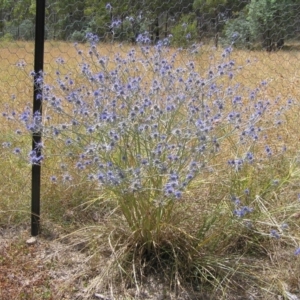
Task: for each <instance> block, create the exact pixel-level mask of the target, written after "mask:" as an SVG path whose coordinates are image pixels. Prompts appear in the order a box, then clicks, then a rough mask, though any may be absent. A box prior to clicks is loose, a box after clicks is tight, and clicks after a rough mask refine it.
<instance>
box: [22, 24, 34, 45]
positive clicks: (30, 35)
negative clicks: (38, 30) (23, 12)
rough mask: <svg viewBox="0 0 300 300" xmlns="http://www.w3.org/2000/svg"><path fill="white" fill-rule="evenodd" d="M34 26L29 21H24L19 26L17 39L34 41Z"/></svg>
mask: <svg viewBox="0 0 300 300" xmlns="http://www.w3.org/2000/svg"><path fill="white" fill-rule="evenodd" d="M34 28H35V27H34V24H33V22H32V21H31V20H24V21H23V22H22V23H21V24H20V26H19V38H20V39H23V40H26V41H28V40H33V39H34Z"/></svg>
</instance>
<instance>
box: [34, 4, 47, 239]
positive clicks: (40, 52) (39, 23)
mask: <svg viewBox="0 0 300 300" xmlns="http://www.w3.org/2000/svg"><path fill="white" fill-rule="evenodd" d="M44 38H45V0H36V20H35V48H34V89H33V117H35V116H39V118H42V96H43V67H44ZM38 122H41V119H39V121H38ZM41 141H42V132H41V131H40V129H39V130H38V131H37V132H33V134H32V153H33V155H35V156H36V161H37V163H33V164H32V178H31V235H32V236H37V235H38V234H39V230H40V190H41V165H40V163H39V158H40V157H41V146H40V145H41Z"/></svg>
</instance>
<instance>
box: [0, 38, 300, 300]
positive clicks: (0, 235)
mask: <svg viewBox="0 0 300 300" xmlns="http://www.w3.org/2000/svg"><path fill="white" fill-rule="evenodd" d="M79 47H80V48H82V49H85V47H86V46H85V45H79ZM131 48H132V46H129V45H123V46H122V47H119V46H117V45H109V44H104V45H99V51H100V53H101V55H104V56H108V57H111V56H113V55H114V54H116V53H117V52H119V53H120V55H121V56H122V55H124V56H125V55H126V54H127V52H128V51H129V50H130V49H131ZM33 51H34V46H33V44H32V43H29V42H15V43H12V42H9V43H8V42H3V43H2V44H1V43H0V61H1V64H0V107H1V111H5V110H6V109H7V106H8V105H9V107H14V109H15V110H16V111H20V108H21V107H24V105H25V104H26V103H29V104H31V103H32V92H33V84H32V81H31V78H30V76H29V73H30V71H32V69H33ZM221 52H222V51H221V50H218V51H215V52H212V51H211V49H210V48H209V47H205V46H204V47H203V48H202V50H201V51H200V53H199V54H197V55H196V56H194V57H193V59H194V60H195V62H196V65H197V67H196V68H197V69H198V70H200V71H201V70H202V69H204V70H205V69H207V68H208V66H209V64H210V63H211V60H210V57H211V55H212V53H213V55H214V56H216V57H218V56H219V55H220V54H221ZM58 57H62V58H64V60H65V61H66V65H67V67H66V68H67V69H66V70H67V72H68V71H70V72H73V73H74V70H77V65H78V63H79V62H80V58H78V55H77V52H76V50H75V49H74V47H73V45H72V44H69V43H63V42H50V41H48V42H46V44H45V73H46V74H49V78H51V76H52V75H51V74H53V73H54V70H55V61H56V59H57V58H58ZM232 57H233V58H234V59H235V61H236V64H237V65H245V67H243V68H242V69H241V70H240V71H239V73H238V75H237V76H236V77H235V79H234V80H236V82H239V83H240V84H241V85H242V86H245V87H247V88H249V89H253V88H255V87H256V86H257V84H259V83H260V82H262V81H263V80H267V81H268V82H269V84H268V87H267V88H266V89H265V90H264V91H263V96H264V97H265V98H266V99H270V100H274V99H275V98H276V97H278V96H279V97H280V98H281V99H282V101H283V103H286V101H287V99H289V98H292V99H294V101H295V104H294V107H293V109H292V110H290V111H289V112H288V113H287V115H286V117H285V123H284V125H283V126H282V127H281V129H280V130H279V131H276V132H275V131H273V130H270V131H269V132H268V139H269V140H272V139H273V138H274V140H275V137H276V136H278V135H280V136H281V138H280V140H278V139H276V142H274V143H273V144H271V146H272V147H273V149H276V150H278V152H279V148H280V147H282V145H286V146H287V152H286V157H284V158H282V157H280V155H278V156H277V158H276V160H275V161H274V162H273V161H272V162H270V165H269V166H268V165H267V166H264V167H262V168H261V169H260V170H258V171H257V173H255V174H254V175H253V174H252V175H253V176H252V175H251V176H252V177H251V183H252V184H253V185H254V186H255V187H256V191H257V195H256V196H255V197H254V198H253V199H252V200H251V201H252V202H251V203H253V205H255V207H256V208H257V210H259V214H258V216H257V219H255V221H256V222H257V224H258V228H259V229H260V230H262V229H264V228H280V226H281V224H283V223H286V224H288V230H287V231H286V232H284V233H283V234H282V237H281V238H280V239H278V240H277V239H270V238H268V231H267V233H266V234H265V236H264V235H263V234H261V235H257V236H256V235H253V236H248V234H247V233H246V232H245V231H244V230H242V229H241V230H237V231H235V230H233V229H232V228H238V227H232V226H233V225H232V224H233V223H234V222H235V221H233V218H232V216H231V217H229V216H227V215H226V214H227V213H228V212H229V211H230V208H229V207H228V205H227V204H226V201H224V199H225V198H226V197H227V196H228V190H230V186H231V185H233V184H242V183H241V182H242V181H241V182H239V183H233V182H232V181H231V180H233V179H232V178H229V175H228V174H227V173H226V170H222V169H221V170H220V171H219V172H217V173H208V174H206V175H205V176H203V178H202V179H201V180H202V181H201V187H200V183H199V187H197V184H195V185H193V187H192V190H191V191H190V192H189V193H187V196H186V197H185V199H184V202H182V204H181V205H180V206H179V207H178V209H176V211H175V212H174V222H176V218H180V216H184V220H182V223H181V224H182V228H184V230H185V232H188V234H187V233H184V234H186V235H193V234H194V233H195V229H194V228H193V224H198V223H199V220H200V219H201V220H202V219H203V220H206V221H205V222H206V223H205V222H204V223H205V224H206V225H205V226H208V225H207V224H213V225H212V226H211V229H210V230H211V232H210V231H209V232H208V238H206V239H204V240H203V245H201V247H200V246H199V249H200V248H201V249H203V250H201V251H203V253H206V254H207V253H209V251H211V250H209V249H215V250H214V251H215V252H212V253H210V254H209V255H206V256H204V257H202V256H199V257H200V258H199V259H202V258H203V259H205V260H207V261H208V263H207V265H206V266H210V265H211V266H212V268H214V266H217V265H218V264H219V260H218V259H219V258H220V260H221V259H223V260H224V261H228V262H230V264H231V266H232V269H230V268H228V270H223V271H224V274H225V275H222V276H223V277H221V278H222V279H220V278H218V279H216V280H214V283H213V284H212V285H211V286H207V285H206V284H203V285H202V284H201V283H200V284H199V286H200V288H199V287H198V290H197V289H192V288H190V289H189V288H188V283H187V284H181V283H180V280H179V279H178V282H168V281H166V280H164V279H165V278H164V276H163V274H156V275H157V276H153V277H151V276H152V275H151V276H150V277H148V278H145V280H144V282H143V283H141V284H140V286H135V285H134V282H132V283H131V284H126V285H125V284H124V282H123V281H122V280H120V281H117V280H116V281H114V277H113V276H112V278H111V279H109V280H106V285H105V288H104V287H103V290H97V287H98V286H100V284H99V282H100V281H101V280H104V279H103V277H101V276H100V275H99V273H100V272H99V269H103V270H104V269H105V268H107V265H109V262H110V260H111V259H112V256H113V254H115V253H114V252H113V251H112V252H113V254H112V253H111V249H110V246H111V245H110V243H109V242H108V240H109V241H110V238H111V235H113V234H112V233H115V232H118V234H121V233H120V230H123V229H122V226H123V225H122V223H121V222H122V218H121V217H120V216H119V215H118V214H117V213H115V211H117V208H116V204H115V202H114V201H113V200H110V199H108V198H109V197H108V196H107V195H101V194H100V195H99V191H98V190H97V189H95V187H94V186H93V184H92V183H90V182H86V181H83V180H82V178H80V176H79V175H78V174H76V170H74V173H72V176H73V178H74V181H73V184H72V185H71V186H70V185H68V186H66V185H64V184H55V185H53V184H52V183H50V182H49V177H50V176H51V175H52V174H53V172H54V171H55V170H56V169H57V168H58V166H57V162H56V161H55V157H54V158H51V159H49V161H47V162H45V164H44V165H43V167H42V170H43V171H42V172H43V175H42V195H41V199H42V200H41V201H42V202H41V210H42V211H41V226H42V232H41V234H40V236H39V237H38V241H37V243H36V244H34V245H27V244H26V240H27V239H28V238H29V237H30V227H29V226H30V186H31V181H30V180H31V178H30V176H31V167H30V166H29V165H28V164H27V163H26V162H22V161H19V160H17V159H16V158H15V156H14V155H13V154H12V153H11V149H7V148H3V149H2V150H1V164H0V183H1V185H0V299H3V300H8V299H13V300H14V299H16V300H18V299H28V300H35V299H53V300H56V299H125V300H126V299H128V300H129V299H203V300H206V299H212V300H213V299H216V300H217V299H229V300H237V299H240V300H244V299H245V300H246V299H249V300H250V299H252V300H254V299H269V300H273V299H274V300H275V299H282V300H283V299H286V300H291V299H294V300H296V299H300V257H298V256H295V255H294V254H293V253H294V251H295V249H296V248H298V247H299V246H300V231H299V230H300V202H299V200H298V194H299V193H300V185H299V182H300V181H299V180H300V164H299V150H298V149H299V144H300V135H299V116H300V100H299V99H300V84H299V83H300V68H299V63H300V52H299V51H278V52H271V53H266V52H262V51H243V50H236V51H234V52H233V53H232ZM177 59H178V64H179V65H180V64H181V63H182V62H187V61H188V60H189V59H190V56H189V54H188V53H187V52H186V51H183V52H182V53H181V54H180V56H179V57H178V58H177ZM248 60H249V61H250V63H247V61H248ZM20 61H24V62H26V65H25V67H24V68H23V69H20V68H17V67H16V64H17V63H19V62H20ZM75 72H76V71H75ZM149 76H150V74H149ZM75 79H76V80H78V81H80V78H79V77H78V78H77V77H76V76H75ZM224 84H226V82H225V83H224ZM12 96H14V97H15V100H12ZM278 105H281V104H278ZM266 121H267V122H268V120H266ZM269 121H270V122H271V121H272V120H269ZM0 129H1V134H0V144H2V143H4V142H6V141H7V140H10V141H12V143H15V141H16V138H15V137H14V135H13V132H14V131H15V130H16V129H17V127H15V126H14V125H12V124H11V123H9V122H6V121H5V120H4V121H2V120H1V122H0ZM18 143H21V145H22V146H23V147H24V148H26V149H30V147H31V141H30V138H29V137H26V136H20V137H18ZM227 147H228V148H227V149H228V152H226V153H225V154H224V159H226V157H231V156H232V155H234V154H235V153H234V150H233V149H232V148H230V147H229V145H228V146H227ZM51 150H53V153H54V154H55V153H56V152H55V151H59V150H57V149H51ZM237 152H238V150H236V153H237ZM218 159H220V158H216V161H215V162H214V163H215V164H216V165H217V164H218ZM222 159H223V158H222ZM248 176H249V177H248ZM227 177H228V178H227ZM248 178H250V175H248V174H246V175H245V178H244V180H250V179H248ZM269 178H273V179H276V178H279V179H280V180H281V181H282V182H283V183H282V184H280V187H278V189H274V190H272V191H271V192H270V193H268V194H267V195H265V194H263V193H262V194H260V191H261V190H263V188H262V186H263V182H264V180H269ZM221 179H222V180H221ZM107 197H108V198H107ZM212 219H214V220H212ZM197 222H198V223H197ZM210 222H211V223H210ZM204 223H203V224H204ZM203 226H204V225H203ZM116 228H118V229H116ZM226 228H229V229H228V231H226ZM230 228H231V229H230ZM118 230H119V231H118ZM184 230H183V231H184ZM266 230H269V229H266ZM125 231H126V230H125V229H124V232H125ZM168 232H169V233H168V234H169V236H170V237H171V236H172V230H171V229H170V230H169V231H168ZM124 234H125V233H124ZM126 234H127V233H126ZM214 234H216V235H217V236H218V237H217V238H216V242H215V244H218V245H217V246H212V244H213V242H212V239H213V238H214ZM120 240H122V239H121V238H120ZM209 247H212V248H209ZM201 251H200V250H199V253H200V252H201ZM205 251H206V252H205ZM223 260H222V261H223ZM220 265H221V262H220ZM248 267H249V268H248ZM108 270H109V269H108ZM209 270H210V269H209V267H207V269H206V271H207V272H206V273H205V272H204V273H205V275H203V276H207V278H206V279H207V281H209V280H210V279H209V277H210V276H212V277H213V276H214V275H211V274H209ZM227 271H228V272H227ZM108 272H109V271H107V273H105V272H104V273H103V274H106V277H107V278H108V277H109V278H110V276H109V275H112V274H109V273H108ZM235 272H237V273H238V272H241V273H242V274H245V276H244V277H243V278H240V279H236V277H235ZM204 273H203V274H204ZM101 274H102V273H101ZM103 274H102V276H104V277H105V275H103ZM222 274H223V273H222ZM141 276H142V275H141ZM142 277H143V276H142ZM104 281H105V280H104ZM174 286H176V288H174ZM293 297H294V298H293Z"/></svg>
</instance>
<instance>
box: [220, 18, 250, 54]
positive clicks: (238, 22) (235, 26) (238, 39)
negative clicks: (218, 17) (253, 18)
mask: <svg viewBox="0 0 300 300" xmlns="http://www.w3.org/2000/svg"><path fill="white" fill-rule="evenodd" d="M223 33H224V36H225V43H226V44H227V45H228V44H233V45H234V46H235V47H238V48H251V47H252V36H251V31H250V22H249V21H248V20H247V19H246V17H245V14H244V13H241V14H240V15H239V16H238V18H236V19H232V20H229V21H228V22H227V23H226V25H225V28H224V31H223Z"/></svg>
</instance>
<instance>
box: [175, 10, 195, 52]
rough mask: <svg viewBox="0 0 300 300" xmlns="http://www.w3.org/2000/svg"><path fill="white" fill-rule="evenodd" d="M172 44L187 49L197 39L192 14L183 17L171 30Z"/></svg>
mask: <svg viewBox="0 0 300 300" xmlns="http://www.w3.org/2000/svg"><path fill="white" fill-rule="evenodd" d="M171 34H172V40H171V42H172V44H173V45H175V46H181V47H187V46H188V45H191V44H192V43H194V42H195V41H196V39H197V23H196V21H195V17H194V15H193V14H189V15H183V16H182V17H181V18H180V20H179V22H178V23H177V25H175V26H174V27H173V28H172V29H171Z"/></svg>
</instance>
